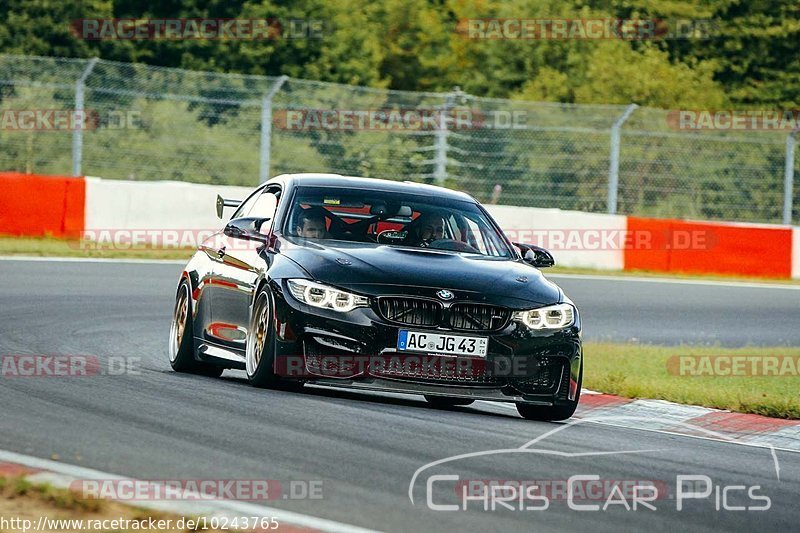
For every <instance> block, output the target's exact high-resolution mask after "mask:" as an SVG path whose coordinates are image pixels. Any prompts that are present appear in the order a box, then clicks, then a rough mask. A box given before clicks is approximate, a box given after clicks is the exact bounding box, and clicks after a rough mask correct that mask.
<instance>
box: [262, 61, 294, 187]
mask: <svg viewBox="0 0 800 533" xmlns="http://www.w3.org/2000/svg"><path fill="white" fill-rule="evenodd" d="M288 79H289V76H281V77H280V78H278V81H276V82H275V85H273V86H272V87H270V89H269V92H268V93H267V94H265V95H264V98H263V100H262V101H261V165H260V168H259V171H258V182H259V183H264V182H265V181H267V180H268V179H269V164H270V150H271V148H272V97H273V96H275V93H277V92H278V91H280V89H281V87H283V84H284V83H286V80H288Z"/></svg>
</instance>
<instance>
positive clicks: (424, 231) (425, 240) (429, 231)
mask: <svg viewBox="0 0 800 533" xmlns="http://www.w3.org/2000/svg"><path fill="white" fill-rule="evenodd" d="M443 238H444V218H443V217H442V216H441V215H440V214H438V213H423V214H422V215H420V216H419V218H417V220H415V221H414V224H413V226H412V228H411V230H410V231H409V234H408V237H407V238H406V242H405V245H406V246H418V247H420V248H427V247H428V246H430V244H431V243H432V242H433V241H437V240H439V239H443Z"/></svg>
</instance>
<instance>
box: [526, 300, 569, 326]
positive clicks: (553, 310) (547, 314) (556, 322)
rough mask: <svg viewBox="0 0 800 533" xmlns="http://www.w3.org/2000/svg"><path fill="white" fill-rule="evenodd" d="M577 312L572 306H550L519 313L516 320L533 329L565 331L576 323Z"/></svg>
mask: <svg viewBox="0 0 800 533" xmlns="http://www.w3.org/2000/svg"><path fill="white" fill-rule="evenodd" d="M575 314H576V310H575V308H574V307H572V306H571V305H570V304H556V305H548V306H547V307H540V308H539V309H531V310H530V311H517V312H516V313H515V314H514V318H515V319H516V320H519V321H520V322H522V323H523V324H525V325H526V326H528V327H529V328H531V329H564V328H566V327H569V326H571V325H572V324H574V323H575Z"/></svg>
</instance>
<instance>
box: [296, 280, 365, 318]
mask: <svg viewBox="0 0 800 533" xmlns="http://www.w3.org/2000/svg"><path fill="white" fill-rule="evenodd" d="M288 284H289V290H290V291H291V293H292V296H294V297H295V298H297V299H298V300H300V301H301V302H303V303H307V304H308V305H311V306H314V307H321V308H323V309H333V310H334V311H341V312H343V313H344V312H347V311H352V310H353V309H355V308H356V307H363V306H365V305H369V300H368V299H367V298H366V297H365V296H359V295H357V294H353V293H350V292H346V291H341V290H339V289H334V288H333V287H328V286H327V285H322V284H321V283H314V282H313V281H309V280H307V279H290V280H288Z"/></svg>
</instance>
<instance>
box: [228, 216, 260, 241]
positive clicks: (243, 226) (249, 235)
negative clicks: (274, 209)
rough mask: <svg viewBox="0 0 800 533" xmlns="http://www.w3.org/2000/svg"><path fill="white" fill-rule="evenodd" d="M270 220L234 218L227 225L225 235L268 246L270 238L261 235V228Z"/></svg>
mask: <svg viewBox="0 0 800 533" xmlns="http://www.w3.org/2000/svg"><path fill="white" fill-rule="evenodd" d="M268 220H270V219H268V218H260V217H242V218H234V219H233V220H231V221H230V222H228V223H227V224H226V225H225V229H224V230H223V233H224V234H225V235H227V236H228V237H233V238H236V239H244V240H247V241H256V242H260V243H264V244H266V243H267V241H269V236H267V235H264V234H263V233H261V226H263V225H264V222H267V221H268Z"/></svg>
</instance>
